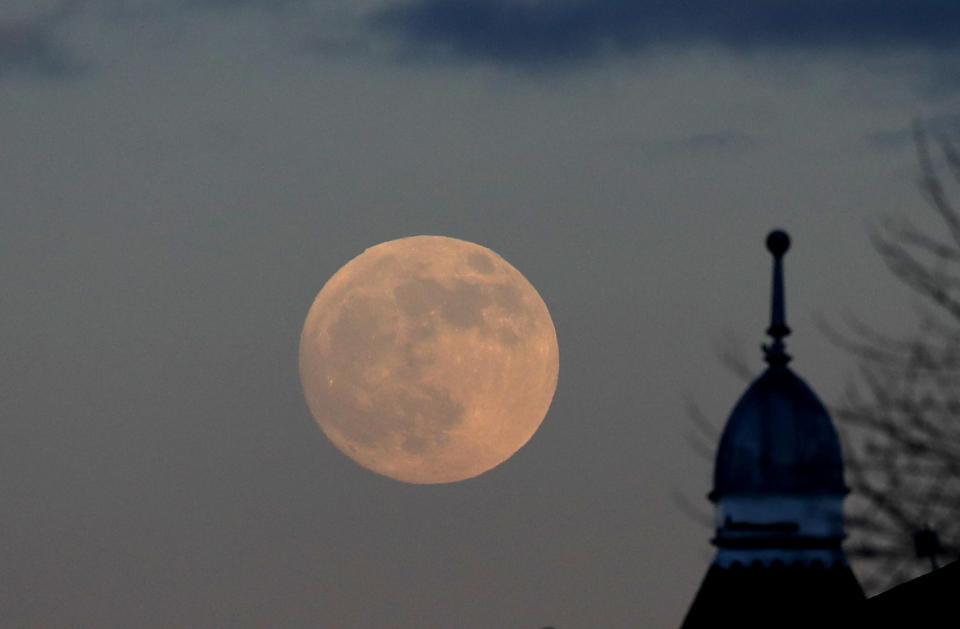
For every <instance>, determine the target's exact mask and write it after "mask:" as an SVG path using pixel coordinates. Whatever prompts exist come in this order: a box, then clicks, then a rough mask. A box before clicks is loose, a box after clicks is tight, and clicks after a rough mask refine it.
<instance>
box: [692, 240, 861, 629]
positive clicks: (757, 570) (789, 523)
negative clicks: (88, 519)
mask: <svg viewBox="0 0 960 629" xmlns="http://www.w3.org/2000/svg"><path fill="white" fill-rule="evenodd" d="M766 244H767V249H768V250H769V251H770V253H771V254H772V255H773V291H772V300H771V301H772V303H771V319H770V327H769V328H768V329H767V334H768V335H769V336H770V339H771V340H770V342H769V344H767V345H765V346H764V347H763V353H764V359H765V361H766V363H767V368H766V369H765V371H764V372H763V373H762V374H761V375H760V376H759V377H758V378H757V379H756V380H754V381H753V383H752V384H751V385H750V386H749V388H747V390H746V392H745V393H744V394H743V396H742V397H741V398H740V400H739V401H738V402H737V404H736V406H735V407H734V409H733V411H732V412H731V414H730V417H729V419H728V420H727V423H726V426H725V427H724V430H723V434H722V436H721V439H720V444H719V447H718V449H717V454H716V462H715V467H714V475H713V490H712V491H711V492H710V494H709V498H710V500H711V501H712V502H713V503H714V507H715V514H716V527H717V528H716V535H715V537H714V538H713V540H712V543H713V544H714V546H716V548H717V552H716V555H715V557H714V559H713V563H712V564H711V566H710V568H709V569H708V571H707V574H706V576H705V577H704V580H703V582H702V584H701V586H700V589H699V591H698V592H697V594H696V597H695V598H694V601H693V604H692V605H691V607H690V609H689V611H688V612H687V615H686V618H685V619H684V622H683V625H682V627H683V629H698V628H701V627H741V628H749V627H789V626H810V625H813V624H814V623H817V624H821V625H822V624H827V626H830V620H831V619H839V618H841V617H842V615H843V614H845V613H847V612H846V610H850V609H854V608H856V607H858V606H859V605H860V604H861V603H862V601H863V596H864V595H863V591H862V590H861V588H860V585H859V584H858V583H857V580H856V577H855V576H854V574H853V571H852V570H851V569H850V566H849V564H848V563H847V558H846V556H845V554H844V551H843V547H842V545H841V544H842V542H843V539H844V526H843V501H844V498H845V496H846V495H847V493H848V489H847V487H846V485H845V484H844V480H843V456H842V452H841V447H840V440H839V437H838V435H837V431H836V429H835V428H834V426H833V422H832V420H831V419H830V415H829V413H828V412H827V410H826V408H825V407H824V405H823V403H822V402H821V401H820V400H819V398H818V397H817V395H816V394H815V393H814V392H813V390H812V389H811V388H810V387H809V386H808V385H807V384H806V382H804V381H803V380H802V379H801V378H800V377H799V376H797V375H796V374H795V373H794V372H793V371H792V370H791V369H790V368H789V367H788V364H789V362H790V356H789V354H787V351H786V346H785V343H784V339H785V338H786V337H787V336H788V335H789V334H790V328H789V327H788V326H787V322H786V311H785V306H784V283H783V256H784V254H785V253H786V251H787V249H788V248H789V246H790V238H789V236H787V234H786V233H785V232H783V231H774V232H771V233H770V235H769V236H768V237H767V243H766Z"/></svg>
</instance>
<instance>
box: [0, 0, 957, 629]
mask: <svg viewBox="0 0 960 629" xmlns="http://www.w3.org/2000/svg"><path fill="white" fill-rule="evenodd" d="M722 4H723V9H722V10H721V9H720V8H718V7H719V4H718V3H715V2H708V1H706V0H686V1H677V2H672V3H663V2H652V1H633V2H628V1H626V0H566V1H552V0H523V1H521V0H414V1H412V2H406V3H400V2H396V1H379V0H361V1H354V2H347V1H346V0H317V1H311V0H289V1H286V2H282V1H275V2H271V1H269V0H259V1H257V0H247V1H241V0H235V1H230V0H174V1H171V0H86V1H84V0H76V1H72V2H71V1H67V2H62V1H54V0H39V1H38V0H5V1H4V2H3V3H2V5H0V103H2V105H0V111H2V114H0V138H2V140H3V159H2V160H0V216H2V219H3V220H2V222H0V288H2V291H3V307H2V308H0V356H2V359H0V391H2V395H0V501H2V504H3V517H2V518H0V553H2V554H0V559H2V561H0V563H2V565H3V570H4V578H3V579H0V609H3V610H4V612H3V614H4V618H5V620H4V622H5V623H7V624H8V625H10V626H24V627H26V626H37V627H144V628H152V627H213V626H221V627H349V628H353V627H358V628H364V627H371V628H372V627H377V628H381V627H399V628H407V627H409V628H414V627H437V628H446V627H458V628H464V629H472V628H478V629H479V628H490V627H503V628H514V627H516V628H525V627H530V628H536V627H541V626H544V625H547V624H552V625H554V626H556V627H558V628H559V629H565V628H575V627H592V626H603V627H638V626H639V627H672V626H676V625H677V624H678V623H679V621H680V619H681V617H682V615H683V613H684V612H685V610H686V607H687V605H688V604H689V603H690V601H691V600H692V596H693V593H694V591H695V589H696V588H697V586H698V585H699V582H700V579H701V578H702V576H703V574H704V572H705V570H706V566H707V564H708V562H709V561H710V557H711V548H710V546H709V544H708V539H709V537H710V535H711V531H710V530H709V528H708V527H707V526H705V525H704V524H703V523H701V522H700V521H699V520H698V519H697V518H698V516H697V515H695V514H691V513H689V511H690V510H691V509H693V510H696V511H697V512H698V513H700V514H701V515H704V516H707V517H709V514H710V511H709V505H708V503H707V501H706V498H705V494H706V492H707V491H708V490H709V488H710V482H711V480H710V473H711V469H710V461H709V460H708V459H707V458H705V457H704V456H703V455H702V454H701V453H700V451H699V450H698V448H697V447H695V446H694V445H692V444H691V443H690V439H689V437H690V435H691V434H694V433H695V432H696V431H695V429H694V427H693V425H692V422H691V420H690V419H689V415H688V410H687V409H688V405H689V404H690V403H691V401H693V402H696V403H698V404H699V405H700V406H702V407H703V409H704V411H705V412H706V413H707V415H708V416H709V417H710V418H711V419H712V420H713V422H714V423H716V424H717V425H720V424H722V422H723V420H724V418H725V416H726V414H727V413H728V412H729V410H730V408H731V407H732V405H733V403H734V402H735V400H736V398H737V397H738V396H739V394H740V393H741V391H742V386H743V385H742V384H741V383H740V382H739V381H738V380H737V378H736V377H734V376H733V375H731V374H730V373H728V372H727V371H725V369H724V368H723V366H722V365H721V364H720V361H719V360H718V359H717V348H718V347H725V346H727V345H728V344H729V345H731V346H733V347H737V348H741V349H742V350H743V351H744V352H745V355H746V356H748V357H749V358H750V359H751V360H752V361H753V364H755V365H756V367H757V369H759V368H760V366H761V361H760V356H759V343H760V342H761V341H762V340H763V339H762V333H763V329H764V328H765V327H766V321H765V319H766V314H767V307H768V305H767V303H768V302H767V300H768V292H769V284H768V282H769V272H770V269H769V256H768V254H767V253H766V252H765V250H764V249H763V238H764V236H765V234H766V233H767V231H768V230H769V229H770V228H772V227H783V228H785V229H787V230H789V231H790V233H791V234H792V236H793V238H794V247H793V249H792V251H791V252H790V253H789V254H788V257H787V261H786V264H787V291H788V292H787V299H788V316H789V319H790V322H791V324H792V325H793V328H794V330H795V334H794V336H793V337H791V339H789V346H790V348H791V351H792V353H793V354H794V355H795V357H796V360H795V363H794V364H795V367H796V369H797V371H798V372H799V373H800V374H801V375H803V376H805V377H806V378H807V379H808V381H809V382H810V383H811V384H812V385H813V386H814V387H815V388H816V389H817V390H818V391H819V392H820V393H821V395H822V397H824V399H826V400H827V401H830V400H834V399H836V396H837V395H838V394H839V392H840V391H841V389H842V388H843V384H844V382H845V381H846V380H847V379H848V378H849V377H850V375H851V374H852V373H853V372H852V365H851V364H850V361H849V360H848V359H847V358H846V357H845V356H844V355H843V354H842V352H839V351H838V350H836V349H834V348H833V347H831V345H830V343H829V342H828V341H827V340H826V339H825V338H824V337H823V335H822V334H820V333H819V332H818V331H817V329H816V320H817V318H818V317H823V318H826V319H827V320H830V321H834V322H842V321H843V319H844V317H848V316H856V317H860V318H862V319H864V320H866V321H869V322H871V323H874V324H877V325H881V326H886V329H890V330H897V329H909V326H910V322H911V320H912V312H913V311H912V304H911V302H910V299H909V298H908V294H907V293H906V292H905V291H904V290H903V289H902V288H900V287H899V286H897V285H896V284H895V283H894V282H893V281H892V280H890V279H889V278H888V276H887V274H886V272H885V271H884V270H883V268H882V264H881V262H880V260H879V259H878V257H877V255H875V254H874V252H873V251H872V250H871V247H870V244H869V240H868V236H867V233H868V227H869V225H870V224H877V223H878V222H879V221H880V220H882V219H883V218H884V217H885V216H891V215H894V216H912V217H917V218H918V220H920V222H923V217H924V216H926V215H925V214H923V212H924V210H923V204H922V200H921V197H920V195H919V193H918V192H917V188H916V177H917V172H916V166H915V160H914V156H913V153H912V146H911V140H910V125H911V123H912V122H913V121H914V120H918V119H920V120H924V121H926V122H927V123H928V125H929V126H930V127H931V128H933V129H936V130H943V131H950V130H957V129H958V127H960V74H958V72H957V67H960V66H958V61H960V50H958V48H960V45H958V42H960V7H958V5H957V3H956V2H955V1H954V0H940V1H935V0H912V1H911V2H905V1H904V2H894V1H893V0H882V1H881V0H872V1H867V0H848V1H845V2H837V1H836V0H832V1H827V0H817V1H802V0H797V1H793V2H785V1H771V2H763V3H759V2H746V1H734V2H725V3H722ZM414 234H439V235H447V236H453V237H457V238H462V239H466V240H471V241H474V242H477V243H480V244H483V245H485V246H487V247H490V248H492V249H493V250H495V251H497V252H498V253H500V254H501V255H502V256H503V257H504V258H506V259H507V260H508V261H510V262H511V263H512V264H513V265H514V266H515V267H516V268H518V269H519V270H520V271H521V272H523V273H524V274H525V275H526V276H527V278H528V279H529V280H530V281H531V282H532V283H533V284H534V285H535V286H536V287H537V288H538V290H539V291H540V293H541V295H542V296H543V298H544V301H545V302H546V303H547V305H548V306H549V308H550V310H551V312H552V315H553V317H554V321H555V324H556V327H557V332H558V337H559V342H560V351H561V366H560V382H559V387H558V390H557V394H556V398H555V400H554V403H553V406H552V408H551V411H550V413H549V415H548V417H547V420H546V421H545V423H544V424H543V426H542V428H541V430H540V431H539V433H538V434H537V435H536V436H535V437H534V438H533V440H532V441H531V442H530V443H529V444H528V445H527V446H526V447H525V448H524V449H522V450H521V451H520V452H519V453H518V454H517V455H516V456H515V457H514V458H513V459H511V460H510V461H508V462H507V463H505V464H504V465H502V466H500V467H499V468H497V469H495V470H493V471H492V472H490V473H488V474H486V475H484V476H481V477H479V478H476V479H473V480H470V481H467V482H463V483H459V484H453V485H445V486H412V485H404V484H400V483H397V482H394V481H390V480H387V479H385V478H381V477H379V476H376V475H373V474H371V473H370V472H367V471H365V470H364V469H361V468H360V467H358V466H356V465H355V464H353V463H352V462H350V461H349V460H348V459H346V458H345V457H344V456H342V455H341V454H339V453H338V452H337V451H336V450H335V449H334V448H333V446H332V445H330V444H329V443H328V442H327V441H326V440H325V438H324V437H323V435H322V434H321V432H320V431H319V430H318V429H317V428H316V427H315V425H314V424H313V422H312V420H311V418H310V416H309V414H308V412H307V409H306V405H305V403H304V401H303V399H302V395H301V392H300V384H299V380H298V374H297V344H298V341H299V334H300V329H301V326H302V323H303V318H304V316H305V315H306V312H307V308H308V307H309V305H310V304H311V302H312V300H313V298H314V296H315V294H316V292H317V291H318V290H319V289H320V287H321V286H322V285H323V283H324V281H326V279H327V278H328V277H329V276H330V275H332V274H333V273H334V272H335V271H336V270H337V269H338V268H339V267H340V266H341V265H342V264H344V263H345V262H346V261H347V260H349V259H350V258H352V257H353V256H355V255H357V254H358V253H360V252H361V251H362V250H363V249H365V248H366V247H368V246H371V245H373V244H376V243H379V242H382V241H384V240H389V239H393V238H397V237H401V236H408V235H414ZM705 445H707V446H709V447H710V448H711V449H712V447H713V444H710V443H706V444H705ZM684 504H688V505H689V506H688V507H684V506H683V505H684Z"/></svg>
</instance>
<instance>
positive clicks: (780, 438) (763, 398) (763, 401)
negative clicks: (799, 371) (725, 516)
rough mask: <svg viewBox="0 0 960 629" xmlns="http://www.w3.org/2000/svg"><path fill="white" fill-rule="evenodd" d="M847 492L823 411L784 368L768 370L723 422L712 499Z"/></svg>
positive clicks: (830, 426) (837, 446) (838, 454)
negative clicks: (736, 496)
mask: <svg viewBox="0 0 960 629" xmlns="http://www.w3.org/2000/svg"><path fill="white" fill-rule="evenodd" d="M846 492H847V488H846V486H845V485H844V482H843V458H842V454H841V450H840V440H839V438H838V437H837V432H836V430H835V429H834V427H833V422H832V421H831V420H830V415H829V414H828V413H827V409H826V408H824V406H823V404H822V403H821V402H820V400H819V399H818V398H817V396H816V394H815V393H814V392H813V390H811V389H810V387H809V386H808V385H807V383H806V382H804V381H803V380H802V379H800V377H798V376H797V375H796V374H794V373H793V372H792V371H791V370H790V369H789V368H788V367H786V366H785V365H778V364H774V365H771V366H770V367H769V368H768V369H767V370H766V371H765V372H764V373H763V374H762V375H761V376H760V377H759V378H757V379H756V380H754V382H753V384H751V385H750V387H749V388H748V389H747V391H746V392H745V393H744V394H743V396H742V397H741V398H740V400H739V401H738V402H737V405H736V406H735V407H734V409H733V412H732V413H731V414H730V418H729V419H728V420H727V425H726V427H725V428H724V430H723V436H722V437H721V439H720V447H719V449H718V451H717V458H716V467H715V468H714V474H713V491H712V492H711V494H710V497H711V499H713V500H716V499H717V498H719V497H721V496H731V495H741V496H742V495H758V494H761V495H762V494H812V493H816V494H840V495H842V494H845V493H846Z"/></svg>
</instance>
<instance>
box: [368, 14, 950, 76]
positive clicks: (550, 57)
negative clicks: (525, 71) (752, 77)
mask: <svg viewBox="0 0 960 629" xmlns="http://www.w3.org/2000/svg"><path fill="white" fill-rule="evenodd" d="M371 23H372V24H373V25H374V26H376V27H378V28H381V29H384V30H386V31H388V32H391V33H393V34H395V35H398V36H399V37H400V39H401V40H402V41H403V42H405V43H406V44H408V45H412V46H413V47H414V48H417V49H428V50H439V51H442V52H444V53H446V54H452V55H454V56H458V57H463V58H469V59H477V60H482V61H488V62H492V63H496V64H504V65H556V64H563V63H570V62H577V61H582V60H585V59H588V58H591V57H595V56H597V55H600V54H603V53H609V52H616V53H630V52H637V51H642V50H644V49H647V48H650V47H654V46H663V45H666V46H690V45H713V46H721V47H725V48H728V49H732V50H735V51H750V50H756V49H788V50H790V49H794V50H796V49H801V50H807V49H840V50H877V51H882V50H897V49H923V50H927V51H937V50H941V49H950V50H954V51H955V50H956V49H957V48H958V47H960V2H956V0H912V1H910V2H905V1H904V0H762V1H758V0H727V1H725V2H717V1H716V0H674V1H672V2H664V1H662V0H549V1H545V0H538V1H526V2H520V1H518V0H412V1H411V2H408V3H406V4H402V5H394V6H391V7H388V8H385V9H382V10H380V11H378V12H376V13H374V14H373V15H372V16H371Z"/></svg>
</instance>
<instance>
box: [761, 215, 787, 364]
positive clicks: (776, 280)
mask: <svg viewBox="0 0 960 629" xmlns="http://www.w3.org/2000/svg"><path fill="white" fill-rule="evenodd" d="M789 248H790V236H789V235H787V232H785V231H783V230H780V229H777V230H774V231H772V232H770V233H769V234H768V235H767V251H769V252H770V253H771V254H772V255H773V293H772V295H771V300H770V302H771V303H770V327H769V328H767V334H768V335H769V336H770V338H771V339H773V342H772V343H770V344H769V345H764V346H763V354H764V359H765V360H766V361H767V363H769V364H770V366H772V367H776V366H783V365H786V364H787V363H788V362H790V355H789V354H787V351H786V346H785V345H784V343H783V339H784V338H785V337H787V336H789V334H790V328H789V327H788V326H787V313H786V308H785V306H784V296H783V255H784V254H785V253H786V252H787V250H788V249H789Z"/></svg>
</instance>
